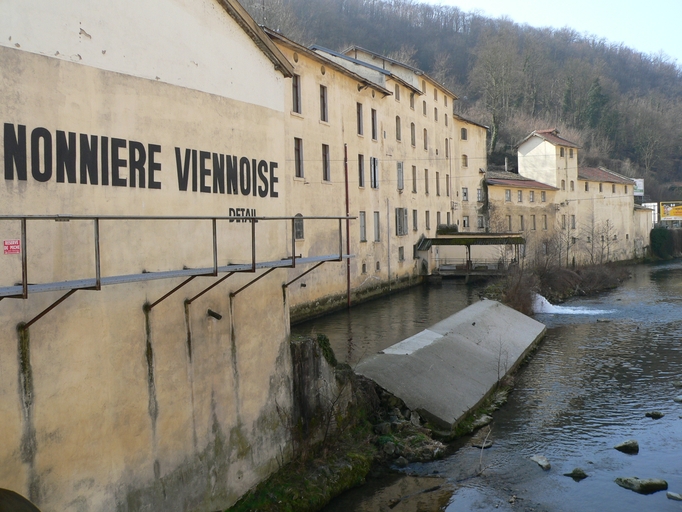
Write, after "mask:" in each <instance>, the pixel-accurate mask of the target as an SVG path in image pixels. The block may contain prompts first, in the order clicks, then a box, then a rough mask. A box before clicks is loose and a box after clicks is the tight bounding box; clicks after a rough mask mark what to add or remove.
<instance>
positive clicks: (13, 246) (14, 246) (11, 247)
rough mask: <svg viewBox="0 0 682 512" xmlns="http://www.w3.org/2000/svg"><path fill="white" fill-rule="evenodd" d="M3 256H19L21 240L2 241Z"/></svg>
mask: <svg viewBox="0 0 682 512" xmlns="http://www.w3.org/2000/svg"><path fill="white" fill-rule="evenodd" d="M2 248H3V249H4V252H5V254H21V240H3V242H2Z"/></svg>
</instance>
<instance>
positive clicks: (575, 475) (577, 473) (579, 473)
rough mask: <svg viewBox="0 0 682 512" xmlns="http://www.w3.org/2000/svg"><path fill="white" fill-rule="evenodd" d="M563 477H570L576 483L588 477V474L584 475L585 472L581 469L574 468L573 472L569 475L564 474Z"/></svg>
mask: <svg viewBox="0 0 682 512" xmlns="http://www.w3.org/2000/svg"><path fill="white" fill-rule="evenodd" d="M564 476H570V477H571V478H572V479H573V480H575V481H576V482H580V480H583V479H584V478H587V477H588V474H587V473H585V471H584V470H583V469H581V468H575V469H574V470H573V471H571V472H570V473H564Z"/></svg>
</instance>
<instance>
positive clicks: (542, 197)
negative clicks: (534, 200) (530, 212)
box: [540, 190, 547, 203]
mask: <svg viewBox="0 0 682 512" xmlns="http://www.w3.org/2000/svg"><path fill="white" fill-rule="evenodd" d="M540 201H541V202H543V203H546V202H547V192H545V191H544V190H543V191H542V192H540Z"/></svg>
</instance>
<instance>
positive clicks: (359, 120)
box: [356, 103, 365, 135]
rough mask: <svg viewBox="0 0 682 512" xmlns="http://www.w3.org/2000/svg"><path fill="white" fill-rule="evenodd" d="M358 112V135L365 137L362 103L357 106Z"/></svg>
mask: <svg viewBox="0 0 682 512" xmlns="http://www.w3.org/2000/svg"><path fill="white" fill-rule="evenodd" d="M356 111H357V118H358V135H363V134H364V133H365V129H364V126H363V123H362V103H358V104H357V105H356Z"/></svg>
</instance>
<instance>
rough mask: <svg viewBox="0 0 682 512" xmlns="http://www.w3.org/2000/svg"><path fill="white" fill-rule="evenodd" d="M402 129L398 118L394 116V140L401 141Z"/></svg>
mask: <svg viewBox="0 0 682 512" xmlns="http://www.w3.org/2000/svg"><path fill="white" fill-rule="evenodd" d="M402 137H403V135H402V129H401V126H400V116H395V140H402Z"/></svg>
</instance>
